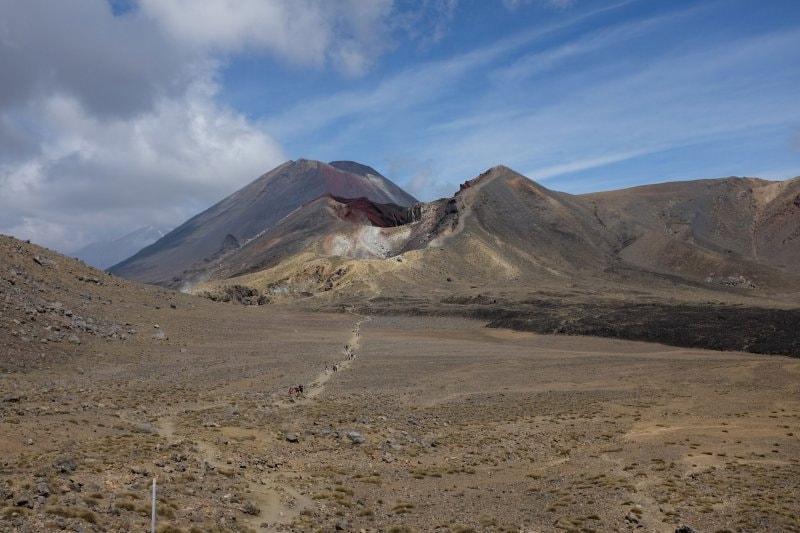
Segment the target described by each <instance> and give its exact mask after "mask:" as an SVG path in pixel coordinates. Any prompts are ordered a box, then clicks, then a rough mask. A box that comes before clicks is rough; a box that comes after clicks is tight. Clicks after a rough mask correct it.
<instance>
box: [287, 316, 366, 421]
mask: <svg viewBox="0 0 800 533" xmlns="http://www.w3.org/2000/svg"><path fill="white" fill-rule="evenodd" d="M356 316H360V315H356ZM370 320H372V317H369V316H365V317H361V319H360V320H358V321H357V322H356V323H355V325H354V326H353V334H352V335H351V336H350V339H349V340H348V341H347V344H345V346H344V348H343V349H342V355H343V358H342V359H340V360H338V361H334V362H332V363H327V364H326V365H325V368H324V369H323V370H322V371H320V372H319V373H318V374H317V375H316V376H314V379H312V380H311V383H309V384H308V385H307V386H306V387H305V392H304V394H303V395H302V396H300V397H296V398H291V399H288V400H285V399H281V400H278V401H277V402H276V403H275V405H276V406H277V407H284V408H285V407H292V406H296V405H305V404H308V403H310V402H311V400H313V399H314V398H316V397H317V396H319V395H320V394H322V392H323V391H324V390H325V385H326V384H327V383H328V382H329V381H330V380H331V378H332V377H333V376H334V375H335V374H336V373H337V372H341V371H342V370H346V369H348V368H350V366H351V365H352V364H353V361H355V359H356V357H358V349H359V348H360V347H361V324H363V323H364V322H368V321H370Z"/></svg>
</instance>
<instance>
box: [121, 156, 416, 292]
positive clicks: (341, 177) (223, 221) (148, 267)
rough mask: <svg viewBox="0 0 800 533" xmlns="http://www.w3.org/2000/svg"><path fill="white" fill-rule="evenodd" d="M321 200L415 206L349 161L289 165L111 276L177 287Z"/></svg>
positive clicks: (369, 170) (384, 181) (369, 171)
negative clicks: (189, 275) (190, 274)
mask: <svg viewBox="0 0 800 533" xmlns="http://www.w3.org/2000/svg"><path fill="white" fill-rule="evenodd" d="M324 194H331V195H335V196H338V197H345V198H359V197H364V198H366V199H369V200H371V201H373V202H380V203H392V204H397V205H400V206H410V205H412V204H414V203H415V202H416V200H415V199H414V198H413V197H412V196H411V195H409V194H408V193H406V192H405V191H403V190H402V189H400V188H399V187H398V186H397V185H395V184H394V183H392V182H391V181H389V180H388V179H386V178H385V177H383V176H382V175H381V174H380V173H378V172H377V171H376V170H374V169H372V168H370V167H368V166H366V165H361V164H359V163H355V162H352V161H333V162H331V163H322V162H319V161H309V160H305V159H299V160H297V161H288V162H286V163H284V164H282V165H280V166H278V167H276V168H275V169H273V170H271V171H269V172H267V173H266V174H264V175H263V176H261V177H259V178H258V179H256V180H255V181H253V182H252V183H250V184H249V185H247V186H246V187H244V188H242V189H240V190H239V191H237V192H235V193H233V194H231V195H230V196H228V197H227V198H225V199H224V200H222V201H220V202H219V203H217V204H216V205H214V206H212V207H210V208H209V209H207V210H206V211H204V212H202V213H200V214H199V215H197V216H195V217H193V218H191V219H189V220H188V221H186V222H185V223H184V224H182V225H181V226H179V227H178V228H176V229H175V230H173V231H171V232H170V233H168V234H167V235H165V236H164V237H163V238H161V239H159V240H158V241H156V242H155V243H153V244H152V245H150V246H148V247H146V248H144V249H142V250H141V251H140V252H138V253H137V254H135V255H134V256H132V257H130V258H129V259H126V260H125V261H122V262H121V263H119V264H117V265H115V266H113V267H111V268H110V269H109V271H110V272H112V273H114V274H116V275H119V276H122V277H126V278H130V279H134V280H137V281H144V282H148V283H156V284H161V285H171V286H179V285H180V284H181V283H182V279H183V273H184V271H186V270H195V271H196V270H198V269H200V268H202V266H203V265H204V264H205V263H209V262H211V261H213V260H214V259H215V258H217V257H219V256H220V255H222V254H225V253H228V252H230V251H231V250H235V249H237V248H239V247H240V246H241V245H242V244H245V243H246V242H247V241H249V240H250V239H253V238H254V237H256V236H258V235H259V234H261V233H263V232H265V231H268V230H269V229H270V228H272V227H273V226H274V225H275V224H276V223H277V222H279V221H280V220H282V219H283V218H284V217H286V216H287V215H289V214H290V213H292V212H293V211H294V210H295V209H297V208H298V207H300V206H302V205H304V204H306V203H308V202H310V201H312V200H314V199H316V198H319V197H320V196H321V195H324Z"/></svg>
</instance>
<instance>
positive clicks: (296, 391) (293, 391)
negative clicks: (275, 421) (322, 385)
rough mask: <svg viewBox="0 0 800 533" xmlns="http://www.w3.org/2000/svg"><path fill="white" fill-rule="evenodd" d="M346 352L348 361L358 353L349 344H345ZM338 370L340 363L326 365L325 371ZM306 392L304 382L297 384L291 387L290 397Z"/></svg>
mask: <svg viewBox="0 0 800 533" xmlns="http://www.w3.org/2000/svg"><path fill="white" fill-rule="evenodd" d="M344 352H345V353H346V354H347V360H348V361H352V360H353V359H355V358H356V354H355V352H354V351H353V350H352V348H350V345H349V344H347V345H345V347H344ZM338 370H339V364H338V363H334V364H332V365H330V366H328V365H327V364H326V365H325V372H337V371H338ZM304 392H305V387H303V384H302V383H300V384H299V385H295V386H293V387H289V398H294V397H297V396H302V395H303V393H304Z"/></svg>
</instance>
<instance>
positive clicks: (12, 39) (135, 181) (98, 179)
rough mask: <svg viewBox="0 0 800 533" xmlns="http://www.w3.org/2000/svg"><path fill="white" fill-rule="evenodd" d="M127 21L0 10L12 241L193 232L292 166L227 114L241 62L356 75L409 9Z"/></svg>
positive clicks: (246, 2)
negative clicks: (249, 57) (223, 96)
mask: <svg viewBox="0 0 800 533" xmlns="http://www.w3.org/2000/svg"><path fill="white" fill-rule="evenodd" d="M452 1H453V0H430V2H432V3H436V4H438V3H439V2H444V3H448V4H449V3H450V2H452ZM129 7H130V9H125V10H123V11H122V12H116V13H115V12H114V11H113V10H112V7H111V5H110V4H109V3H108V2H106V1H104V0H80V1H75V2H48V1H45V0H26V1H25V2H17V1H14V0H0V12H1V13H3V16H2V18H0V71H1V72H3V88H2V90H0V191H2V194H1V195H0V232H2V233H11V234H14V235H16V236H19V237H22V238H30V239H32V240H34V241H35V242H38V243H41V244H44V245H47V246H51V247H54V248H57V249H59V250H62V251H68V250H72V249H75V248H78V247H80V246H82V245H84V244H86V243H87V242H89V241H91V240H95V239H98V238H107V237H113V236H117V235H120V234H123V233H126V232H128V231H130V230H131V229H134V228H135V227H137V226H138V225H144V224H154V225H158V226H171V225H175V224H178V223H180V222H182V221H183V220H184V219H185V218H186V217H188V216H189V215H192V214H194V213H196V212H197V211H199V210H202V209H203V208H205V207H207V206H208V205H209V204H211V203H213V202H214V201H216V200H218V199H219V198H221V197H222V196H224V195H225V194H227V193H230V192H232V191H234V190H236V189H237V188H239V187H240V186H242V185H244V184H246V183H247V182H248V181H250V180H252V179H254V178H255V177H256V176H258V175H259V174H261V173H262V172H264V171H266V170H268V169H270V168H272V167H273V166H275V165H277V164H278V163H280V162H282V161H283V160H285V159H286V155H284V153H283V152H282V150H281V147H280V145H279V143H278V142H277V141H276V140H275V139H274V138H273V136H271V135H270V134H269V132H268V130H267V128H266V127H265V126H264V125H263V124H259V123H254V122H253V121H251V120H248V119H247V118H246V117H245V116H243V115H242V114H240V113H239V112H237V111H235V110H233V109H231V108H229V107H227V106H225V105H224V104H221V103H220V102H219V100H218V98H217V95H218V93H219V88H218V86H217V84H216V76H217V72H218V71H219V69H220V67H221V66H222V65H224V64H225V62H226V61H227V60H228V59H229V58H230V57H232V56H233V55H235V54H241V53H249V54H250V53H252V54H265V55H271V56H274V57H276V58H279V59H282V60H283V61H285V62H286V63H288V64H291V65H295V66H297V67H300V68H331V69H333V70H334V71H338V72H340V73H344V74H346V75H351V76H358V75H361V74H363V73H364V72H366V71H367V70H368V69H370V68H371V67H372V66H373V65H374V63H375V61H376V59H377V58H378V57H379V56H380V55H381V54H383V53H385V52H386V51H387V50H389V49H390V48H391V47H392V46H393V43H392V35H394V34H395V33H396V32H398V31H408V28H404V27H403V25H402V24H401V23H400V21H402V20H404V19H403V16H406V15H408V14H409V13H411V12H412V11H413V10H409V9H408V8H404V10H400V9H399V8H398V7H397V6H395V5H394V4H393V2H392V0H342V1H340V2H329V1H326V0H237V1H236V2H233V1H232V0H207V1H205V2H202V4H200V3H198V2H195V1H190V0H170V1H162V0H138V1H137V2H133V3H131V5H130V6H129ZM423 7H424V8H425V9H428V7H429V6H423ZM403 13H405V14H406V15H403ZM443 13H444V12H443ZM401 15H403V16H401ZM409 16H410V15H409ZM431 20H438V19H437V18H436V17H434V18H433V19H431ZM437 31H439V32H441V31H442V29H441V28H438V29H437Z"/></svg>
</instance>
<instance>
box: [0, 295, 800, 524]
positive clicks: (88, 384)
mask: <svg viewBox="0 0 800 533" xmlns="http://www.w3.org/2000/svg"><path fill="white" fill-rule="evenodd" d="M194 302H195V300H194V299H193V298H190V297H185V298H184V299H183V300H181V301H180V303H179V305H178V306H177V307H178V308H177V309H169V308H165V309H155V308H153V309H149V308H148V309H143V310H142V311H141V313H140V314H139V315H138V322H137V324H136V327H137V328H139V329H140V330H145V328H147V327H150V328H152V327H153V325H154V324H155V323H158V325H159V326H160V328H159V329H163V330H164V331H166V332H168V334H169V335H168V339H167V340H161V341H156V340H153V339H151V338H150V335H149V332H148V333H146V334H145V335H143V334H139V335H137V336H136V337H135V338H134V339H132V340H130V341H126V342H111V341H108V340H105V339H101V338H97V339H93V338H90V339H87V340H86V341H85V342H84V343H83V344H81V345H80V346H79V347H78V348H76V349H74V350H73V352H74V353H70V354H69V357H68V358H67V359H64V358H59V359H56V360H53V361H47V362H46V363H43V364H41V365H38V366H34V367H32V368H31V367H29V368H25V369H22V370H14V369H10V370H8V371H7V372H6V373H5V374H2V379H1V380H0V399H2V402H0V456H2V461H1V462H0V503H2V508H3V512H2V515H0V530H2V531H42V530H45V529H54V530H58V529H66V530H73V531H95V530H96V531H143V530H145V529H146V528H147V527H148V526H149V514H150V509H149V501H148V498H149V487H150V482H151V479H152V478H153V477H156V478H157V479H158V485H159V505H158V512H159V527H160V530H161V531H229V530H233V531H247V530H252V531H306V530H308V531H314V530H320V529H322V530H335V529H339V530H353V531H359V530H365V531H409V530H410V531H433V530H440V531H471V530H474V531H501V530H507V531H518V530H519V531H555V530H568V531H613V530H620V531H632V530H640V531H675V529H676V528H677V527H679V526H683V525H689V526H691V527H692V528H694V529H695V530H697V531H726V530H730V531H799V530H800V516H798V511H797V509H798V508H797V498H798V496H800V440H799V439H798V437H799V436H800V360H797V359H790V358H785V357H779V356H763V355H753V354H742V353H728V352H712V351H703V350H687V349H680V348H672V347H667V346H663V345H657V344H647V343H639V342H628V341H619V340H609V339H597V338H590V337H565V336H542V335H535V334H531V333H522V332H512V331H508V330H502V329H496V330H495V329H487V328H484V327H483V323H481V322H476V321H470V320H466V319H457V318H435V317H425V318H413V317H377V316H375V317H365V316H359V315H355V314H351V313H340V314H323V313H316V314H315V313H302V312H298V311H296V310H292V309H290V308H282V307H279V306H266V307H243V306H237V305H233V304H223V303H212V302H206V301H204V300H202V301H201V300H198V301H196V303H194ZM145 331H146V330H145ZM43 350H45V351H46V348H43ZM334 367H335V370H334ZM298 384H303V385H304V390H305V392H304V394H303V395H302V396H299V397H289V394H288V388H289V387H291V386H294V385H298Z"/></svg>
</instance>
